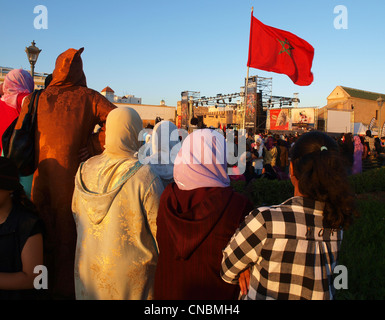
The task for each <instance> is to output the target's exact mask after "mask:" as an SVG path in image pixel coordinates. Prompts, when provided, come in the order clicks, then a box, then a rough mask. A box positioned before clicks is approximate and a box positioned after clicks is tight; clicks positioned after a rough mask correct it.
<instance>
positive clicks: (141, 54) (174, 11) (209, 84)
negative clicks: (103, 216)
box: [0, 0, 385, 107]
mask: <svg viewBox="0 0 385 320" xmlns="http://www.w3.org/2000/svg"><path fill="white" fill-rule="evenodd" d="M37 5H44V6H46V7H47V9H48V29H47V30H43V29H40V30H37V29H35V28H34V19H35V18H36V16H37V14H34V13H33V10H34V7H35V6H37ZM337 5H343V6H345V7H346V8H347V12H348V29H346V30H343V29H341V30H338V29H335V27H334V20H335V18H336V17H337V16H338V14H335V13H334V8H335V7H336V6H337ZM252 6H253V7H254V16H255V17H256V18H258V19H259V20H261V21H262V22H263V23H265V24H267V25H270V26H274V27H276V28H279V29H283V30H287V31H290V32H292V33H294V34H296V35H298V36H299V37H301V38H303V39H305V40H306V41H308V42H309V43H310V44H311V45H312V46H313V47H314V49H315V57H314V62H313V68H312V71H313V73H314V82H313V84H312V85H310V86H307V87H301V86H296V85H294V84H293V83H292V82H291V80H290V79H289V78H288V77H287V76H285V75H280V74H275V73H270V72H264V71H261V70H257V69H250V75H258V76H261V77H269V78H270V77H272V78H273V95H277V96H288V97H292V96H293V93H299V98H300V99H301V103H300V106H301V107H310V106H319V107H322V106H324V105H325V104H326V98H327V96H328V95H329V94H330V92H331V91H332V90H333V89H334V88H335V87H336V86H337V85H343V86H348V87H353V88H357V89H362V90H368V91H373V92H382V93H384V92H385V81H384V78H385V77H384V75H385V59H384V57H385V41H384V31H385V24H384V16H383V13H384V12H385V10H384V9H385V2H384V1H383V0H367V1H362V0H312V1H306V0H291V1H287V0H270V1H260V0H237V1H235V0H232V1H230V0H194V1H192V0H189V1H187V0H178V1H177V0H163V1H159V0H146V1H143V0H140V1H139V0H135V1H134V0H124V1H123V0H110V1H99V0H95V1H89V0H81V1H79V0H77V1H75V0H66V1H56V0H36V1H35V0H18V1H4V0H0V8H1V19H0V29H1V30H2V32H1V34H2V36H1V47H0V48H1V50H0V66H4V67H12V68H25V69H28V70H29V68H30V67H29V63H28V61H27V57H26V54H25V52H24V50H25V47H26V46H29V45H30V43H31V42H32V40H35V42H36V45H37V46H38V47H39V48H40V49H42V53H41V55H40V57H39V60H38V62H37V65H36V72H46V73H50V72H52V70H53V68H54V65H55V60H56V58H57V56H58V55H59V54H60V53H61V52H63V51H65V50H67V49H68V48H76V49H78V48H80V47H84V48H85V51H84V53H83V54H82V57H83V63H84V71H85V74H86V77H87V82H88V86H89V87H90V88H92V89H95V90H97V91H101V90H102V89H103V88H104V87H106V86H107V85H108V86H110V87H111V88H112V89H114V90H115V94H117V95H120V96H122V95H125V94H133V95H135V96H136V97H140V98H142V103H144V104H159V103H160V100H162V99H164V100H165V101H166V103H167V105H173V106H176V104H177V101H178V100H180V94H181V92H182V91H185V90H191V91H200V92H201V95H202V96H214V95H216V94H217V93H222V94H227V93H234V92H239V90H240V87H241V86H242V85H243V79H244V77H245V76H246V72H247V66H246V63H247V52H248V42H249V30H250V12H251V7H252Z"/></svg>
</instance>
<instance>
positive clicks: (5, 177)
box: [0, 157, 22, 191]
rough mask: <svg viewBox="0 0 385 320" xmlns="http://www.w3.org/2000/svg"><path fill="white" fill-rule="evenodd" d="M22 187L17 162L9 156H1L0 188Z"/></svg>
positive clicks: (12, 189)
mask: <svg viewBox="0 0 385 320" xmlns="http://www.w3.org/2000/svg"><path fill="white" fill-rule="evenodd" d="M20 188H22V186H21V184H20V180H19V174H18V170H17V167H16V166H15V164H14V163H13V162H12V161H11V160H10V159H8V158H5V157H0V189H2V190H7V191H16V190H19V189H20Z"/></svg>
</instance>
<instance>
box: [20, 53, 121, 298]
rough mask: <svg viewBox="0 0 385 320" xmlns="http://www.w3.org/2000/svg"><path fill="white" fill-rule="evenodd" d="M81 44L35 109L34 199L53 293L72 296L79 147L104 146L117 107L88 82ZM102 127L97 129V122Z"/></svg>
mask: <svg viewBox="0 0 385 320" xmlns="http://www.w3.org/2000/svg"><path fill="white" fill-rule="evenodd" d="M82 52H83V48H81V49H80V50H75V49H69V50H67V51H65V52H64V53H62V54H61V55H59V57H58V58H57V60H56V65H55V70H54V72H53V75H52V81H51V83H50V84H49V86H48V87H47V88H46V89H45V90H44V91H43V92H42V94H41V95H40V99H39V104H38V109H37V126H36V136H35V143H36V145H35V152H36V154H35V159H36V162H37V164H38V166H37V170H36V171H35V173H34V177H33V183H32V194H31V197H32V201H33V202H34V203H35V205H36V206H37V208H38V211H39V214H40V217H41V218H42V220H43V221H44V224H45V228H46V234H45V238H44V255H45V262H44V263H45V266H46V267H47V269H48V279H49V280H48V292H49V297H50V298H54V299H74V297H75V294H74V257H75V248H76V227H75V222H74V219H73V216H72V210H71V202H72V195H73V191H74V181H75V175H76V172H77V169H78V167H79V164H80V162H81V161H80V157H79V155H80V151H81V150H82V149H84V148H87V149H88V153H89V156H94V155H97V154H100V153H101V152H102V151H103V149H104V123H105V120H106V118H107V115H108V113H109V112H110V111H111V110H113V109H114V108H116V107H115V106H114V105H113V104H112V103H110V102H109V101H108V100H107V99H106V98H105V97H103V96H102V95H101V94H100V93H98V92H97V91H95V90H92V89H89V88H87V83H86V77H85V75H84V72H83V62H82V59H81V57H80V55H81V53H82ZM29 100H30V96H29V97H27V98H26V99H25V101H24V104H23V107H22V111H21V113H20V117H19V120H18V123H17V125H16V128H19V127H20V126H21V124H22V121H23V118H24V116H25V114H26V112H27V109H28V104H29ZM97 124H99V125H100V126H101V127H102V129H101V131H100V132H99V133H98V134H93V132H94V128H95V126H96V125H97Z"/></svg>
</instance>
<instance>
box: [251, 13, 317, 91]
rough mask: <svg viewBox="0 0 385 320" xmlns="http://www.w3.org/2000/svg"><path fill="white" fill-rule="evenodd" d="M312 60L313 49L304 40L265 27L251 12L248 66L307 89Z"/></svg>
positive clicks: (282, 31)
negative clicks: (284, 76) (278, 76)
mask: <svg viewBox="0 0 385 320" xmlns="http://www.w3.org/2000/svg"><path fill="white" fill-rule="evenodd" d="M313 58H314V48H313V47H312V46H311V45H310V44H309V43H307V42H306V41H305V40H303V39H301V38H299V37H297V36H296V35H294V34H292V33H290V32H287V31H284V30H280V29H276V28H273V27H269V26H267V25H265V24H263V23H262V22H261V21H259V20H258V19H256V18H255V17H254V16H253V13H251V26H250V43H249V60H248V62H247V66H248V67H251V68H256V69H261V70H265V71H271V72H276V73H282V74H286V75H287V76H288V77H289V78H290V79H291V80H292V81H293V82H294V83H295V84H296V85H299V86H308V85H310V84H311V83H312V82H313V73H312V72H311V67H312V64H313Z"/></svg>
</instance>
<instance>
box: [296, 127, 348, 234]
mask: <svg viewBox="0 0 385 320" xmlns="http://www.w3.org/2000/svg"><path fill="white" fill-rule="evenodd" d="M290 158H291V161H292V163H293V175H294V176H295V177H296V178H297V180H298V188H299V191H300V192H301V194H303V195H304V196H306V197H309V198H311V199H313V200H316V201H321V202H324V203H325V208H324V222H325V223H326V225H327V226H328V227H330V228H333V229H340V228H347V227H348V226H349V225H350V224H351V219H352V215H353V214H354V213H355V196H354V194H353V192H352V190H351V188H350V185H349V181H348V175H347V173H346V168H345V167H344V162H343V159H342V156H341V152H340V150H339V147H338V145H337V142H336V141H335V140H333V139H332V138H331V137H329V136H328V135H327V134H325V133H323V132H319V131H312V132H309V133H305V134H303V135H301V136H300V137H299V138H298V140H297V141H296V143H295V144H294V146H293V148H292V149H291V154H290Z"/></svg>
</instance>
